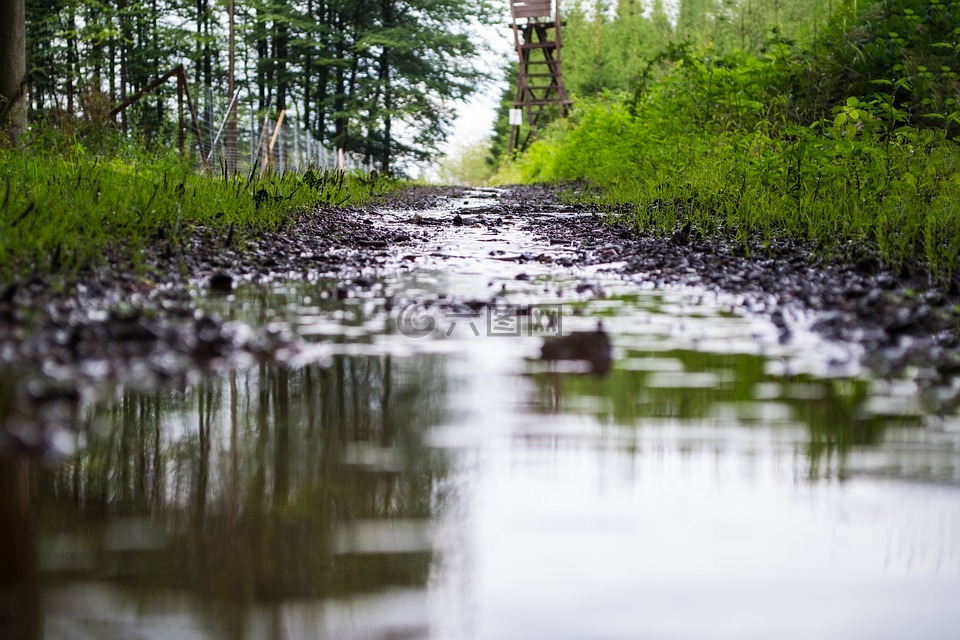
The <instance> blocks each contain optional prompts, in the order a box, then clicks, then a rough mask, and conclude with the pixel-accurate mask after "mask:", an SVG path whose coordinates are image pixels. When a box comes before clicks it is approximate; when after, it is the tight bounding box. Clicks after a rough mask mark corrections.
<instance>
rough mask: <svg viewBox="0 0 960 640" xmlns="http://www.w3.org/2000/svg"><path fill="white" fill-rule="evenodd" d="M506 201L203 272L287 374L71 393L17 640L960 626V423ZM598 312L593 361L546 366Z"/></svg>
mask: <svg viewBox="0 0 960 640" xmlns="http://www.w3.org/2000/svg"><path fill="white" fill-rule="evenodd" d="M493 196H496V193H495V192H483V191H478V192H476V193H474V194H473V195H471V196H469V197H468V198H467V200H465V201H464V200H456V201H452V202H450V203H449V206H448V207H447V208H445V209H442V210H435V211H429V212H422V215H423V217H424V218H431V219H436V220H443V224H442V225H438V226H437V227H436V232H435V233H433V234H431V239H430V240H429V241H428V242H426V243H424V244H423V245H422V246H421V247H419V248H417V249H415V250H409V249H408V250H405V251H407V252H406V253H404V252H399V253H397V254H396V255H395V256H393V257H391V258H390V260H389V261H388V262H387V263H386V264H384V265H383V268H382V269H380V270H378V272H377V273H373V272H371V273H347V274H344V275H343V276H342V277H341V278H339V279H337V280H333V279H331V278H327V277H312V276H311V277H307V278H296V279H293V280H291V281H283V280H271V281H270V282H268V283H265V284H264V283H245V284H241V285H240V286H238V288H237V289H236V290H235V292H234V294H233V295H230V296H228V297H223V296H206V295H205V294H204V293H203V292H202V290H201V289H199V288H198V293H197V298H196V304H197V305H198V306H199V307H200V308H202V309H204V310H206V311H208V312H210V313H215V314H217V315H218V316H220V317H221V318H225V319H230V320H234V321H237V322H238V323H239V322H242V323H246V324H247V325H249V326H251V327H254V328H257V329H269V330H275V331H290V332H293V333H295V334H297V335H298V336H300V337H301V339H302V341H303V345H304V346H303V347H302V348H301V349H299V350H298V351H297V352H296V353H295V354H292V355H291V356H290V357H289V358H288V359H287V364H286V365H284V366H276V365H265V364H256V363H249V364H248V365H244V366H240V367H237V368H235V369H233V370H230V371H227V372H224V373H222V374H217V375H206V376H200V375H197V376H195V377H194V378H193V380H192V381H191V382H190V383H189V384H183V385H178V386H174V387H171V386H164V385H159V386H154V387H152V388H143V387H142V386H136V385H131V386H124V385H123V384H114V383H110V384H109V385H108V384H107V383H104V384H102V385H99V387H98V388H97V390H96V392H95V393H89V392H84V393H83V394H81V397H80V400H79V401H78V402H74V403H70V402H66V403H62V404H63V406H60V405H57V404H56V399H54V404H53V406H52V408H51V409H49V410H48V411H47V412H46V413H45V414H44V415H45V417H44V418H43V419H44V420H46V421H48V422H53V423H56V425H61V428H59V430H58V431H56V432H55V433H54V435H53V436H51V441H52V442H53V444H54V445H56V446H54V447H52V448H53V449H55V450H56V451H52V452H51V453H50V454H48V455H45V456H44V459H43V460H40V461H38V460H36V459H34V460H33V461H32V462H31V463H30V470H29V472H28V471H26V470H25V469H26V465H25V464H20V463H17V462H9V461H8V462H4V463H3V465H0V466H2V469H0V472H2V475H3V477H2V478H0V487H2V489H0V492H2V495H0V510H2V513H0V518H2V521H3V522H4V531H5V532H4V533H2V534H0V541H2V544H3V545H4V546H5V548H6V549H7V550H8V553H7V554H6V556H7V557H19V558H20V561H19V563H12V564H11V563H9V562H8V563H6V564H8V565H11V566H4V567H0V569H2V572H0V587H2V589H0V604H2V611H0V616H2V617H5V618H6V619H7V620H8V621H9V620H13V621H14V622H13V623H9V624H12V625H13V626H8V628H15V629H18V630H19V631H18V633H22V634H23V635H19V636H15V637H24V638H30V637H34V638H41V637H42V638H46V639H47V640H60V639H64V640H65V639H87V638H90V639H94V638H96V639H112V638H116V639H125V638H143V639H155V638H156V639H159V638H182V639H193V638H196V639H201V638H203V639H206V638H229V639H232V638H248V639H258V638H267V639H277V640H279V639H300V638H331V639H334V638H335V639H338V640H353V639H365V640H369V639H388V638H389V639H398V638H425V639H426V638H430V639H444V640H445V639H450V640H458V639H464V640H468V639H477V640H480V639H482V640H493V639H497V640H501V639H517V640H532V639H545V640H547V639H549V640H558V639H564V638H570V639H587V638H590V639H607V638H609V639H636V638H689V639H701V638H730V639H738V640H739V639H749V638H778V639H781V640H784V639H793V638H796V639H806V638H818V639H828V638H837V639H850V638H864V639H866V638H870V639H877V638H891V639H892V638H897V639H900V638H907V637H910V638H955V637H957V633H958V631H957V630H958V629H960V607H958V605H957V603H958V602H960V419H958V417H957V416H956V415H955V414H953V415H947V416H938V415H935V414H933V413H930V412H929V411H928V410H927V408H926V407H928V406H929V403H928V401H929V400H930V398H928V397H926V396H925V393H924V392H923V391H922V389H920V388H919V387H918V385H917V384H916V382H915V381H913V380H912V379H911V378H910V377H909V376H907V377H904V378H900V379H895V380H880V379H874V378H873V377H871V374H870V373H869V372H868V371H866V370H863V369H862V368H861V367H860V366H859V364H858V361H859V356H860V355H861V354H860V353H858V351H857V349H856V348H855V347H847V346H843V345H834V344H829V343H825V342H823V341H822V340H820V339H819V338H818V337H817V336H815V335H814V334H812V333H811V332H809V331H808V330H807V327H808V326H809V325H810V324H811V322H812V318H806V317H804V316H803V315H802V314H796V315H795V316H794V317H792V318H791V330H790V334H789V336H787V335H784V332H783V330H782V327H781V328H778V327H777V326H774V325H773V324H772V323H770V322H769V321H768V320H766V319H764V318H762V317H760V316H758V315H754V314H752V313H751V312H750V306H751V301H750V300H744V299H741V298H738V297H734V296H725V295H721V294H717V293H713V292H708V291H704V290H699V289H696V288H674V289H667V290H654V289H653V288H651V287H649V286H646V285H644V284H643V283H641V282H635V281H630V280H626V279H623V278H621V277H619V276H616V275H614V274H613V273H612V272H610V271H609V269H610V268H611V267H615V266H616V265H606V266H601V267H593V268H590V269H581V268H576V267H564V266H560V265H561V264H562V262H563V261H562V258H563V257H564V256H569V255H574V253H575V251H576V247H575V246H572V245H571V246H565V245H549V244H545V243H541V242H539V241H538V240H537V239H536V237H535V236H534V235H532V234H531V233H529V232H528V231H525V230H524V223H523V222H524V221H523V220H522V219H520V218H519V217H516V218H509V219H506V220H503V221H502V224H498V225H495V226H494V225H487V224H479V223H478V220H481V219H483V217H484V216H486V217H487V218H489V217H490V216H495V215H496V214H495V212H494V213H490V211H491V205H492V204H493V203H494V202H495V200H494V198H493ZM455 210H457V211H459V212H460V213H461V214H462V217H463V224H461V225H457V226H454V225H453V224H451V223H450V222H449V221H450V220H451V219H452V217H453V215H454V211H455ZM531 215H569V214H564V213H562V212H555V213H551V212H550V211H541V212H531ZM410 217H411V214H409V213H408V212H403V213H400V212H384V213H383V220H382V221H381V222H380V224H384V225H394V226H397V227H398V228H401V227H404V226H405V225H408V224H410V223H409V220H408V219H409V218H410ZM345 282H349V283H353V284H355V285H356V284H357V283H359V285H358V286H352V287H349V288H345V287H343V286H341V285H342V284H343V283H345ZM598 322H602V329H603V331H604V332H606V333H607V334H608V335H609V337H610V342H611V343H612V349H613V350H612V363H608V364H609V366H606V365H605V366H603V367H602V369H603V370H599V371H598V370H597V367H596V366H595V365H596V363H595V362H591V361H590V358H581V359H580V360H559V361H552V362H544V361H542V360H541V359H540V357H539V356H540V354H541V347H542V345H543V344H544V342H545V340H548V339H549V338H550V337H551V336H554V335H556V334H561V333H562V334H571V333H572V332H580V333H578V334H577V335H580V336H582V337H583V339H584V340H586V341H587V346H586V347H584V349H586V350H587V351H589V349H590V348H591V346H590V344H589V340H590V339H591V338H590V336H591V335H595V334H596V330H597V327H598ZM597 348H601V347H597ZM607 369H609V370H607ZM0 376H2V377H0V391H2V393H0V415H2V416H3V417H4V420H5V421H6V423H7V428H8V429H17V428H19V429H25V428H27V427H26V426H24V425H26V424H27V423H28V422H29V419H28V418H27V417H26V413H27V410H26V409H24V408H23V407H22V406H20V404H18V403H22V402H23V400H22V399H23V397H25V396H29V393H25V392H23V391H22V389H21V385H23V384H29V383H30V381H32V380H34V379H35V377H36V376H35V375H34V374H33V373H30V372H17V371H6V372H3V373H2V374H0ZM58 407H59V408H58ZM44 428H48V431H49V429H50V428H52V427H49V425H47V427H44ZM57 452H59V453H57ZM55 454H56V455H55ZM10 550H19V552H18V553H10V552H9V551H10ZM14 565H16V566H14ZM10 576H20V577H21V579H20V581H19V583H18V584H19V585H20V587H18V588H17V589H16V590H11V589H10V588H8V587H7V586H6V584H10V582H9V580H10ZM24 576H26V577H27V578H23V577H24ZM4 578H6V579H7V582H6V583H3V582H2V581H3V579H4ZM24 585H27V587H24Z"/></svg>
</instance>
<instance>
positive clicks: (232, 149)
mask: <svg viewBox="0 0 960 640" xmlns="http://www.w3.org/2000/svg"><path fill="white" fill-rule="evenodd" d="M227 13H228V18H229V21H230V35H229V49H230V50H229V62H228V63H227V92H228V93H229V94H230V99H231V100H233V92H234V91H235V90H236V89H235V88H234V74H235V70H236V55H235V35H234V31H233V20H234V17H233V0H230V2H229V4H228V5H227ZM224 144H225V145H226V148H227V157H226V167H227V175H228V176H232V175H233V174H234V173H235V172H236V170H237V105H236V103H233V107H232V108H231V109H230V114H229V116H228V119H227V131H226V134H225V137H224Z"/></svg>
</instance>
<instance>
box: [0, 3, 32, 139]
mask: <svg viewBox="0 0 960 640" xmlns="http://www.w3.org/2000/svg"><path fill="white" fill-rule="evenodd" d="M25 16H26V13H25V11H24V0H4V1H3V2H0V138H2V137H3V136H4V133H5V137H6V138H7V139H8V140H9V142H10V144H12V145H19V143H20V139H21V137H22V136H23V134H24V133H25V132H26V130H27V101H26V90H27V49H26V40H25V28H24V20H25Z"/></svg>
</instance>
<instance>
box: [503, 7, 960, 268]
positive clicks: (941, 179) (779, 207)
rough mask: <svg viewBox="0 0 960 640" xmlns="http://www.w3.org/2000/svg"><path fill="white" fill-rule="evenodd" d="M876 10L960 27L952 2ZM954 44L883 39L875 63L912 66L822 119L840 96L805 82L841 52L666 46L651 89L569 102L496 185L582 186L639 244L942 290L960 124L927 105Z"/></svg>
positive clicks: (897, 68) (894, 69)
mask: <svg viewBox="0 0 960 640" xmlns="http://www.w3.org/2000/svg"><path fill="white" fill-rule="evenodd" d="M879 5H882V6H881V8H882V9H883V11H884V12H885V13H884V14H883V15H885V16H886V17H887V19H891V20H892V19H894V18H897V16H900V17H901V18H902V16H904V15H906V16H907V17H910V16H912V15H914V13H911V12H913V11H914V9H910V8H909V6H907V5H911V6H912V5H931V6H932V7H934V9H936V10H944V11H946V10H949V11H952V12H960V3H957V2H936V1H933V0H901V1H900V2H884V3H879ZM898 6H899V9H897V7H898ZM944 7H946V9H944ZM898 11H899V13H898ZM904 12H906V13H904ZM869 15H870V16H873V17H874V18H875V16H876V15H879V9H878V10H875V11H873V12H872V13H870V14H869ZM951 15H952V14H951ZM902 22H903V21H902V20H901V21H900V22H898V23H897V24H900V23H902ZM924 24H926V23H924ZM862 28H863V27H862V26H856V27H855V29H862ZM871 28H873V29H880V28H881V27H877V26H876V25H874V26H872V27H871ZM945 29H946V27H945ZM957 31H960V30H955V31H953V32H952V33H951V32H950V31H949V30H947V31H945V33H944V34H943V35H942V40H943V41H940V42H927V40H930V34H929V32H930V29H929V28H927V29H926V31H923V35H924V37H925V38H926V39H927V40H925V41H924V42H925V43H926V44H924V46H925V47H927V49H924V50H920V49H919V48H918V47H919V45H918V47H915V48H914V49H911V48H910V46H911V44H910V42H909V41H908V39H909V37H910V34H905V33H894V34H893V35H894V36H896V38H893V37H892V36H891V37H890V38H888V41H889V42H888V44H889V45H890V48H888V49H883V50H882V52H881V53H882V54H883V55H884V56H886V58H891V59H894V58H895V56H894V54H893V53H891V51H894V52H895V53H896V52H899V53H898V55H900V57H901V58H902V59H904V60H906V61H908V63H909V64H904V65H892V64H888V61H887V60H886V58H884V65H885V66H883V67H882V69H878V70H872V71H871V70H869V69H867V70H865V71H863V73H862V74H861V76H863V77H861V85H860V86H861V87H862V88H863V90H862V91H861V92H860V94H859V95H848V96H846V97H844V98H842V99H836V100H834V101H833V102H832V103H830V104H826V103H825V102H824V97H823V96H824V95H830V91H833V92H835V91H836V87H832V86H831V87H830V91H818V90H816V87H812V86H811V85H810V82H811V81H810V78H813V77H815V76H816V75H817V73H818V69H820V70H822V69H823V68H825V67H827V66H829V65H830V64H833V62H831V61H833V60H835V59H836V58H837V57H838V56H839V54H838V53H837V50H838V47H839V45H836V46H834V47H833V48H832V49H831V48H829V47H827V48H826V49H823V50H821V51H820V52H819V53H818V52H817V50H816V49H815V48H803V47H799V46H797V45H796V44H795V43H790V42H785V41H783V40H782V39H778V38H776V37H774V38H772V39H771V41H770V42H769V43H768V46H767V47H766V48H765V49H764V51H763V53H760V54H745V53H739V52H734V53H732V54H729V55H726V56H718V55H715V53H714V52H713V51H712V50H711V49H710V48H709V47H706V48H702V49H700V50H697V51H694V50H693V49H692V47H688V46H680V47H674V48H673V49H672V51H671V52H670V54H671V55H670V56H669V57H670V60H669V63H670V64H669V65H668V66H667V67H666V70H665V71H664V72H663V74H662V75H661V76H659V77H657V78H655V79H651V78H650V77H647V76H646V75H645V76H644V77H642V78H640V79H639V81H638V85H637V90H636V91H635V92H634V93H631V94H606V95H603V96H601V97H599V98H597V99H593V100H581V101H579V102H578V103H577V105H576V109H575V114H574V116H573V117H571V118H569V119H568V120H567V121H565V122H562V123H558V124H556V125H555V126H554V128H553V129H552V130H550V131H548V132H547V134H546V135H544V136H543V137H542V138H541V139H540V140H539V141H537V142H535V143H534V144H533V145H531V147H530V148H529V149H528V150H527V151H526V152H525V153H524V154H523V155H522V156H521V157H520V158H518V159H517V160H516V161H515V162H513V163H511V164H509V165H507V166H506V167H505V168H503V169H502V170H501V172H500V175H499V181H500V182H511V181H520V182H536V181H566V180H586V181H587V182H589V183H591V184H593V185H594V186H596V187H598V188H599V190H600V193H601V194H602V197H601V200H602V202H604V203H607V204H611V205H616V207H615V208H616V209H617V210H623V209H624V208H625V207H624V205H626V208H630V209H632V210H633V211H634V215H633V221H634V222H635V224H636V225H637V226H638V227H639V228H642V229H646V230H651V231H655V232H658V233H662V234H668V233H671V232H672V231H674V230H675V229H677V228H678V227H680V226H685V225H687V224H689V225H690V227H691V230H692V231H694V232H696V233H699V234H702V235H705V236H719V237H726V238H729V239H732V240H734V241H738V242H742V243H743V244H744V246H745V247H747V248H750V247H752V248H754V249H755V248H756V247H758V246H759V247H761V248H762V247H763V245H764V244H765V243H767V244H769V243H771V242H773V241H774V240H775V239H779V238H789V239H793V240H800V241H805V242H812V243H813V244H814V245H815V246H816V247H818V249H819V250H820V251H822V252H823V253H825V254H827V255H843V256H846V257H854V258H857V257H861V256H864V255H868V256H870V257H876V258H879V259H880V260H881V261H882V262H885V263H887V264H888V265H889V266H893V267H903V266H908V267H910V268H919V269H922V270H926V271H927V272H929V273H930V274H931V275H932V276H933V277H935V278H936V279H938V280H941V281H947V280H949V279H952V278H955V277H957V276H960V210H958V207H960V145H958V143H957V141H956V139H955V135H956V133H957V128H958V125H960V113H958V112H957V111H956V109H957V108H958V104H957V102H956V100H954V99H944V100H941V99H939V98H937V96H942V95H948V94H949V93H950V91H954V92H955V91H956V88H957V83H956V78H957V74H956V71H957V70H960V61H958V54H957V52H958V51H960V47H958V45H957V43H956V40H957ZM841 35H842V34H841ZM834 37H838V36H834ZM818 46H820V47H821V48H823V45H822V44H821V45H818ZM948 48H949V51H948V53H951V52H952V54H951V55H947V56H944V55H943V52H944V51H947V49H948ZM824 51H825V52H824ZM924 51H929V52H932V53H929V55H930V56H931V57H930V59H931V60H933V59H936V61H937V64H938V65H939V69H938V71H937V75H936V77H935V78H932V77H931V76H932V74H931V71H930V69H929V68H928V67H926V66H925V65H922V64H919V65H918V64H917V63H916V60H917V59H918V57H920V56H921V55H922V54H923V53H924ZM877 55H878V56H879V55H880V54H879V53H878V54H877ZM661 58H662V57H661ZM660 61H662V60H660ZM861 66H862V65H861ZM868 71H870V73H869V74H868V73H867V72H868ZM864 78H866V79H864ZM934 85H935V87H934ZM931 87H934V88H935V89H936V90H934V88H931ZM950 87H953V89H950ZM814 95H815V97H816V100H814V99H813V98H811V97H810V96H814ZM954 95H956V93H954ZM924 96H933V98H928V97H924Z"/></svg>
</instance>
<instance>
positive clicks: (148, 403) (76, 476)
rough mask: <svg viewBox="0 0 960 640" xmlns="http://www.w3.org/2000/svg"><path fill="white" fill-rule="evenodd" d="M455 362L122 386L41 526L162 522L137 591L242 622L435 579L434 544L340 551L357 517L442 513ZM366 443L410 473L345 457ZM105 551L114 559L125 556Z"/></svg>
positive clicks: (144, 558)
mask: <svg viewBox="0 0 960 640" xmlns="http://www.w3.org/2000/svg"><path fill="white" fill-rule="evenodd" d="M441 362H442V360H441V359H439V358H438V357H436V356H427V355H423V356H417V357H415V358H407V359H396V358H392V357H390V356H383V357H346V356H339V357H337V358H335V359H334V361H333V363H332V364H331V366H329V367H327V368H320V367H315V366H312V367H307V368H304V369H301V370H296V371H288V370H284V369H277V368H267V367H260V368H259V369H257V370H251V371H247V372H241V373H238V374H236V375H235V376H231V378H230V379H229V380H212V381H207V382H205V383H202V384H198V385H195V386H191V387H188V388H187V389H184V390H180V391H161V392H153V393H138V392H133V391H129V390H123V391H121V392H119V393H118V395H117V396H116V397H115V398H112V399H110V400H108V401H106V402H104V403H103V404H102V405H100V407H99V408H98V416H99V418H100V420H101V421H102V422H103V424H104V425H105V426H106V427H107V428H106V429H105V434H104V437H102V438H100V439H97V440H95V441H93V442H91V443H90V446H88V447H87V448H86V449H85V450H84V451H82V452H81V453H80V454H79V455H78V456H77V457H76V458H75V459H73V460H70V461H67V462H66V463H65V464H63V465H62V466H60V467H59V468H57V469H54V470H51V471H49V472H47V473H45V474H44V475H43V477H42V482H41V483H40V486H41V491H40V492H39V494H38V496H37V500H36V505H37V509H38V511H39V512H40V513H42V514H43V518H44V526H43V527H42V529H43V530H44V531H45V532H47V533H48V534H53V533H54V532H57V531H63V532H70V533H71V534H73V533H75V532H77V531H82V530H87V531H91V532H94V535H93V538H92V539H102V535H100V536H99V538H98V536H97V535H96V533H95V532H96V531H98V530H100V531H102V529H103V527H104V526H107V525H109V523H110V522H111V521H112V520H113V519H114V518H116V517H117V516H122V515H142V516H147V517H149V518H151V519H152V520H153V521H155V522H157V523H158V525H159V526H161V527H162V528H163V530H164V531H166V533H167V534H168V535H169V538H170V545H169V547H168V548H167V549H165V550H164V552H163V553H157V552H148V551H146V550H144V551H143V552H142V553H137V554H136V555H137V556H138V558H137V563H138V565H137V566H138V572H137V573H136V574H134V575H132V576H131V578H130V582H129V584H128V585H127V587H129V590H128V592H129V593H139V594H140V595H139V597H140V599H142V600H149V599H150V598H151V597H155V594H156V593H157V590H158V589H174V590H182V589H186V590H189V591H191V592H193V593H194V594H195V596H196V601H197V603H198V606H199V607H200V609H201V610H202V611H203V613H204V615H210V616H213V617H214V619H215V621H216V624H217V625H220V624H227V626H229V627H231V628H233V626H231V625H242V621H243V617H244V616H245V615H246V613H247V612H248V611H249V609H250V607H251V606H252V605H253V604H255V603H259V604H265V603H271V602H280V601H283V600H288V599H293V598H318V597H328V596H335V595H339V596H347V595H351V594H356V593H360V592H365V591H377V590H381V589H383V588H385V587H387V586H390V585H406V586H417V585H420V586H422V585H424V584H425V582H426V579H427V576H428V573H429V570H430V566H431V563H432V554H431V553H430V552H428V551H423V550H417V549H414V550H411V552H409V553H379V554H367V555H364V554H339V555H337V554H335V553H334V542H333V540H334V534H335V531H336V530H337V529H338V527H340V526H341V525H343V524H345V523H350V522H354V521H370V520H373V521H387V520H393V519H405V520H422V519H428V518H430V517H431V516H433V515H435V513H434V511H435V510H436V508H437V506H436V505H437V496H436V494H435V487H436V486H437V484H438V478H440V477H441V476H442V475H443V474H445V473H446V471H445V469H444V465H443V460H442V459H440V458H439V457H438V456H437V455H436V452H435V451H432V450H427V449H426V447H425V444H424V442H423V435H424V430H425V429H426V428H427V427H429V426H430V425H432V424H436V423H438V422H440V421H441V419H442V414H443V410H444V402H445V400H444V398H445V387H446V379H445V374H444V370H443V367H442V364H441ZM184 428H186V433H183V431H182V430H183V429H184ZM358 443H362V444H363V445H364V446H368V447H371V448H374V449H376V450H378V451H383V452H387V453H388V454H389V455H388V456H387V457H389V458H390V459H391V460H395V462H396V468H395V469H391V468H383V469H372V468H368V467H364V466H362V465H361V464H347V463H346V462H347V461H346V460H345V456H344V452H345V451H346V449H347V448H348V447H350V446H355V445H357V444H358ZM98 554H102V555H101V556H100V559H101V562H100V563H99V564H100V566H104V563H109V562H117V561H118V560H119V558H118V556H117V554H116V553H110V552H108V551H106V550H103V549H101V550H100V551H98ZM127 561H129V558H128V559H127V560H124V562H127ZM98 571H99V569H98ZM237 628H239V626H237Z"/></svg>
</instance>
